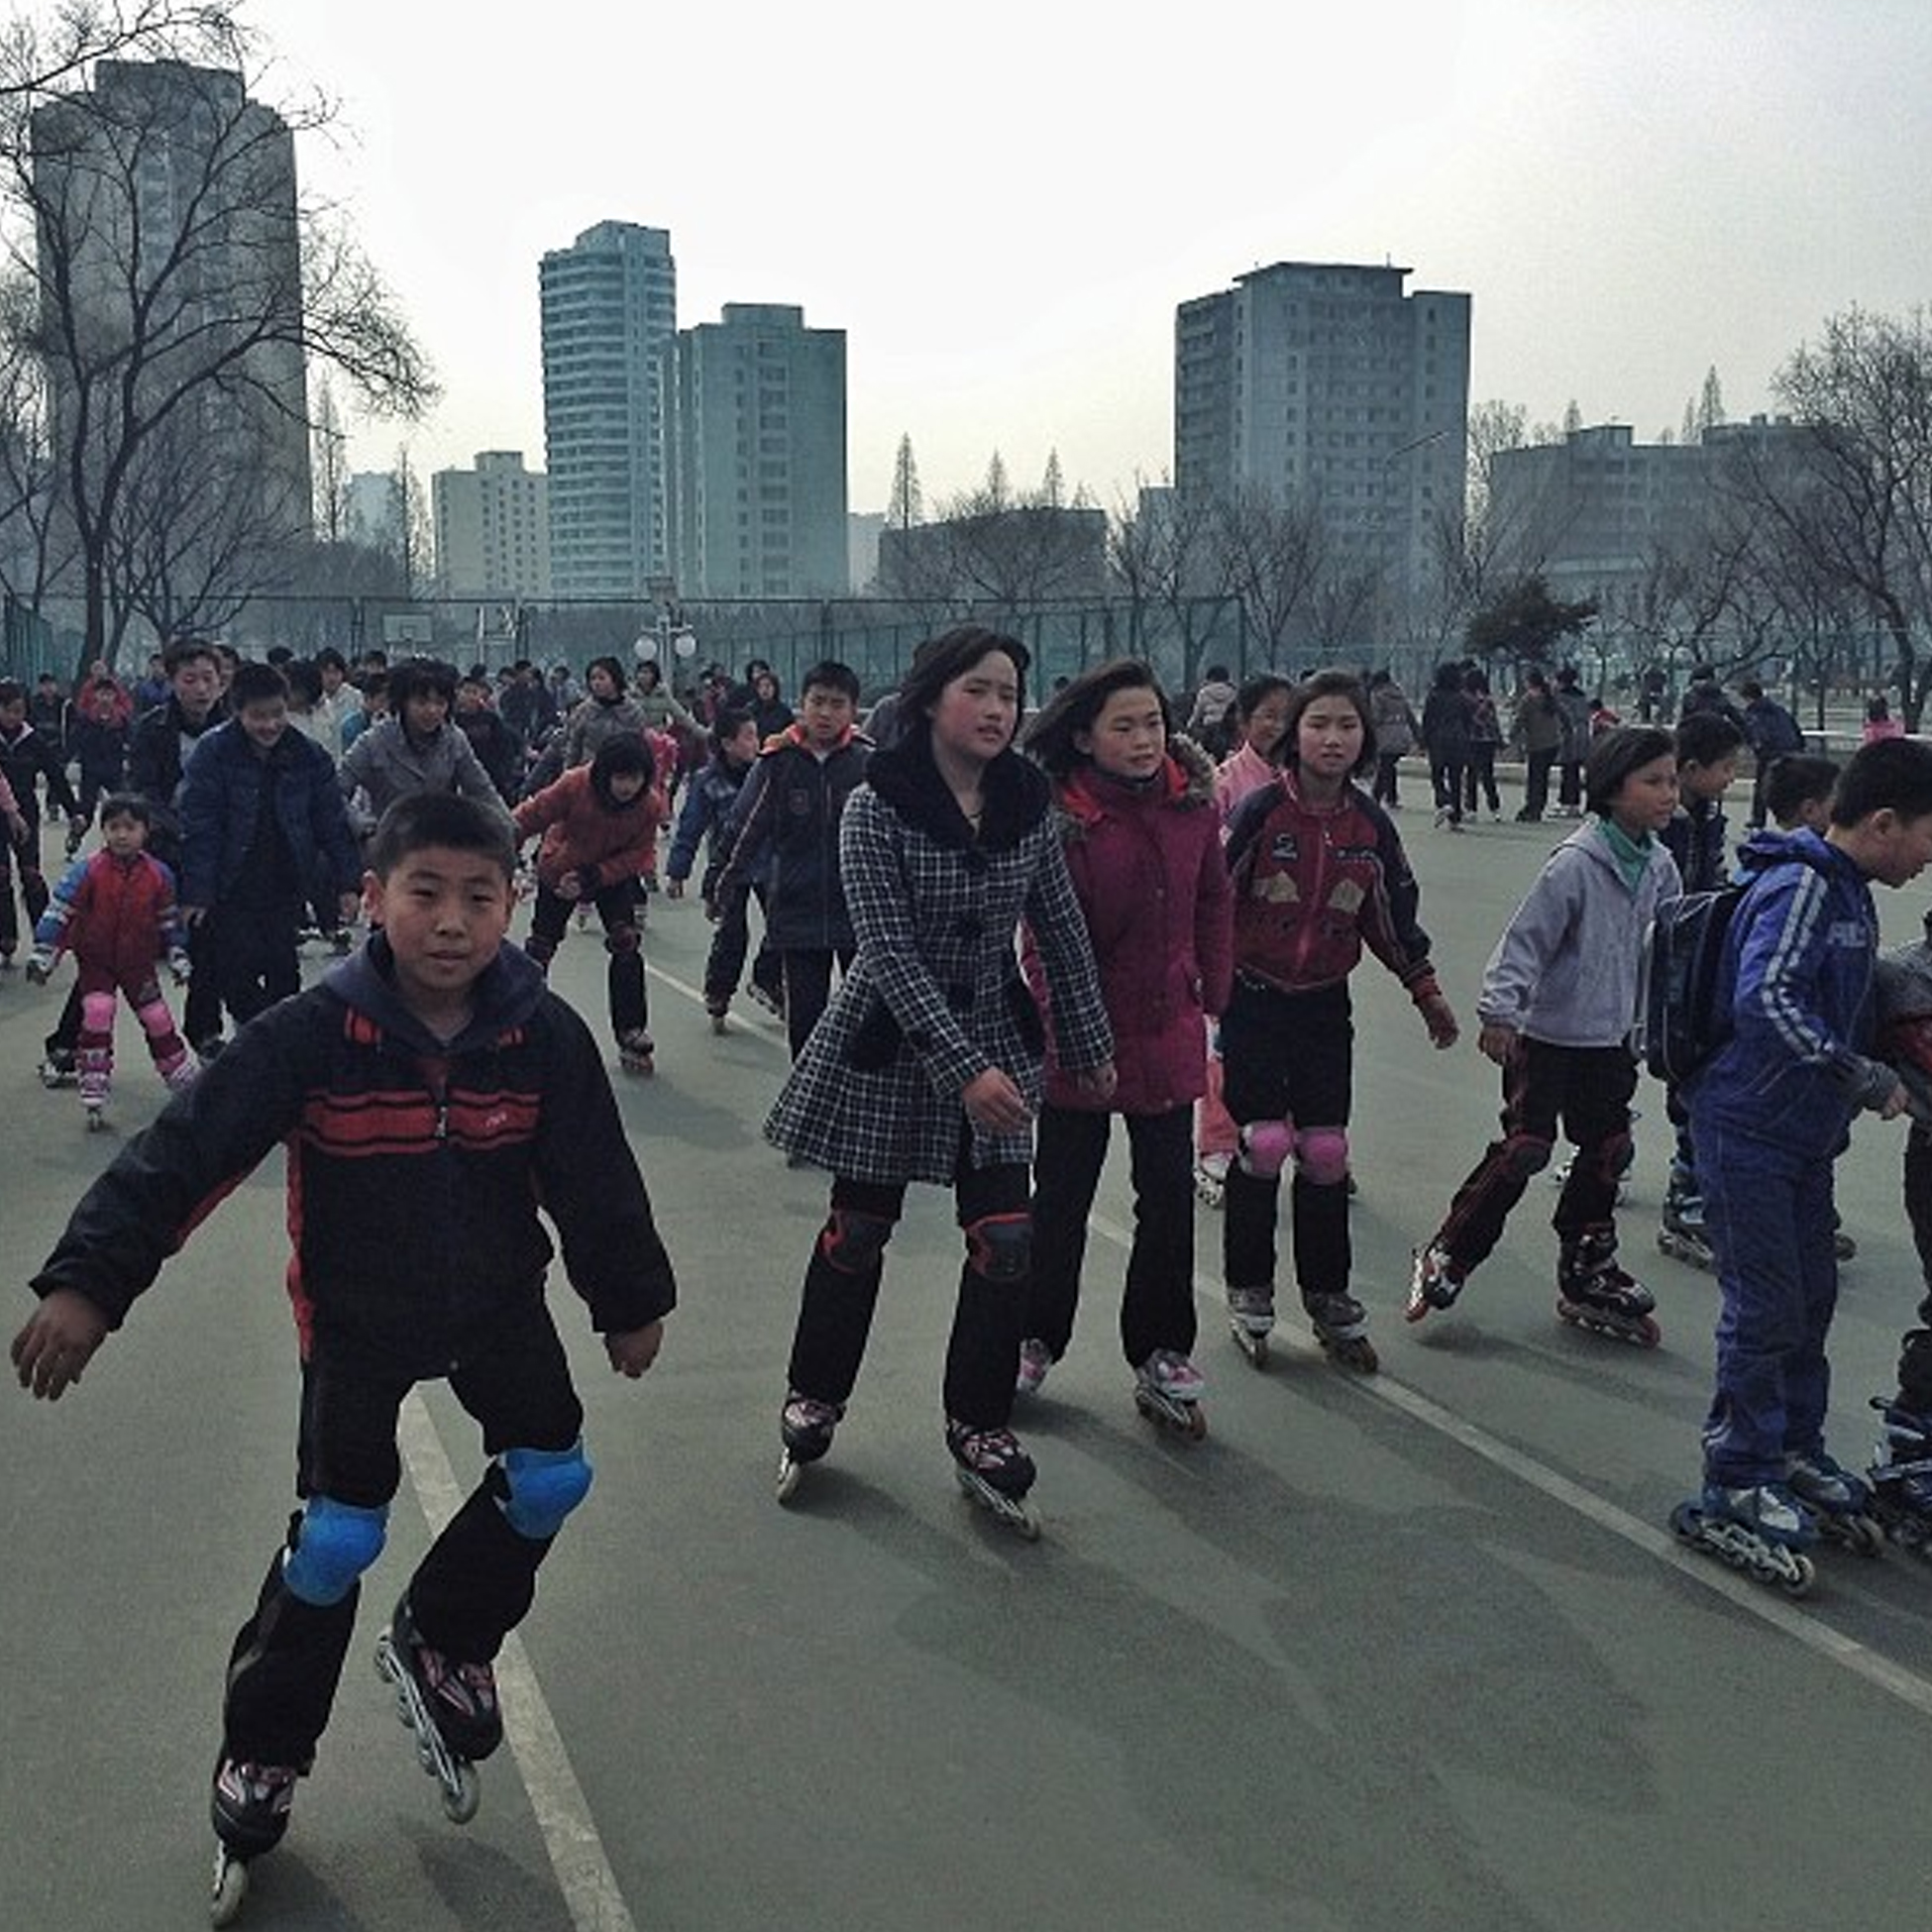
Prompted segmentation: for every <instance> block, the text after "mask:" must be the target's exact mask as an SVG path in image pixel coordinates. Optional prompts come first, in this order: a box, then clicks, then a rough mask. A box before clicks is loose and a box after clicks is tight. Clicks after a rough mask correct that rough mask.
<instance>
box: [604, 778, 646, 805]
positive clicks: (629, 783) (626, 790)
mask: <svg viewBox="0 0 1932 1932" xmlns="http://www.w3.org/2000/svg"><path fill="white" fill-rule="evenodd" d="M643 789H644V774H643V773H642V772H612V773H611V774H610V796H611V797H612V798H613V799H615V800H616V801H617V803H618V804H619V805H629V804H630V802H631V801H632V800H633V799H634V798H636V797H637V795H638V794H639V793H640V792H641V791H643Z"/></svg>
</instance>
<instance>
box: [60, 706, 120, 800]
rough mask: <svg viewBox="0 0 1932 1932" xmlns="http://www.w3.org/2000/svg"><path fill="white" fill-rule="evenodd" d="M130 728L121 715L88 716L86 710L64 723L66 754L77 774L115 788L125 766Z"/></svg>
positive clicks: (101, 784) (100, 784) (97, 783)
mask: <svg viewBox="0 0 1932 1932" xmlns="http://www.w3.org/2000/svg"><path fill="white" fill-rule="evenodd" d="M130 732H131V727H130V726H129V724H128V723H127V721H126V720H125V719H123V718H107V719H102V718H97V717H90V716H88V715H87V714H86V713H85V712H82V713H81V714H80V715H79V716H77V717H75V718H74V719H73V720H72V722H71V723H70V724H69V725H68V726H67V743H66V754H67V757H68V758H69V759H70V760H72V762H73V763H74V764H76V765H78V766H79V767H80V775H81V777H82V778H84V779H91V780H92V781H93V782H94V783H95V784H96V785H98V786H104V787H106V789H107V790H109V791H110V792H111V791H114V790H115V789H116V788H118V787H119V785H120V784H121V781H122V778H123V776H124V775H125V773H126V771H127V766H128V739H129V736H130Z"/></svg>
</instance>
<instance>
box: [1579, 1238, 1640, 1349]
mask: <svg viewBox="0 0 1932 1932" xmlns="http://www.w3.org/2000/svg"><path fill="white" fill-rule="evenodd" d="M1656 1307H1657V1297H1656V1296H1655V1295H1653V1294H1652V1293H1651V1291H1650V1290H1649V1289H1648V1288H1646V1287H1645V1286H1644V1284H1643V1283H1642V1282H1641V1281H1638V1280H1636V1279H1635V1278H1634V1277H1633V1276H1631V1275H1630V1274H1628V1273H1626V1272H1625V1270H1624V1269H1623V1268H1621V1267H1619V1266H1618V1265H1617V1236H1616V1234H1615V1233H1614V1232H1613V1231H1611V1230H1609V1229H1601V1230H1593V1231H1592V1232H1591V1233H1589V1234H1584V1235H1581V1236H1580V1237H1578V1238H1577V1239H1575V1240H1570V1241H1565V1242H1564V1243H1563V1245H1562V1252H1561V1254H1560V1255H1559V1256H1558V1258H1557V1261H1556V1313H1557V1315H1558V1316H1559V1317H1560V1318H1561V1319H1562V1320H1563V1321H1565V1322H1568V1323H1569V1324H1571V1326H1572V1327H1575V1328H1580V1329H1588V1330H1590V1331H1591V1332H1592V1333H1593V1334H1596V1335H1607V1336H1613V1337H1614V1338H1615V1339H1616V1340H1617V1341H1619V1342H1635V1343H1636V1344H1637V1346H1638V1347H1640V1348H1655V1347H1656V1346H1657V1344H1658V1342H1660V1341H1662V1340H1663V1333H1664V1332H1663V1331H1662V1330H1661V1329H1660V1328H1659V1327H1658V1325H1657V1318H1656V1316H1655V1315H1654V1314H1653V1313H1652V1312H1651V1311H1652V1310H1653V1309H1655V1308H1656Z"/></svg>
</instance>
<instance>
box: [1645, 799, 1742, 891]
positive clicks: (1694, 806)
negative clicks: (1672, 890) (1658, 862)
mask: <svg viewBox="0 0 1932 1932" xmlns="http://www.w3.org/2000/svg"><path fill="white" fill-rule="evenodd" d="M1658 836H1659V837H1660V838H1661V839H1663V841H1664V846H1665V848H1666V849H1667V850H1668V852H1669V854H1670V856H1671V857H1672V858H1673V859H1675V860H1676V862H1677V873H1678V876H1679V877H1680V878H1681V879H1682V880H1683V889H1684V891H1685V892H1687V893H1708V892H1715V891H1716V890H1717V888H1718V887H1719V886H1721V885H1723V884H1724V881H1725V877H1726V872H1725V864H1724V807H1723V806H1722V805H1720V804H1719V803H1718V802H1717V800H1715V799H1690V798H1686V799H1685V800H1684V802H1683V803H1682V804H1681V805H1678V806H1677V808H1676V810H1675V811H1673V812H1672V813H1671V814H1670V821H1669V823H1668V824H1666V825H1665V826H1664V829H1663V831H1661V832H1660V833H1659V834H1658Z"/></svg>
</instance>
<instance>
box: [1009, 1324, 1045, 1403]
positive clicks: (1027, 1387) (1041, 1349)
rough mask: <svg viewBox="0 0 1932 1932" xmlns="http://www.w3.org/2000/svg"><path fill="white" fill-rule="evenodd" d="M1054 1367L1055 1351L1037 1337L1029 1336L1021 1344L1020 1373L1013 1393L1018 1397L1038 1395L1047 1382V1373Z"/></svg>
mask: <svg viewBox="0 0 1932 1932" xmlns="http://www.w3.org/2000/svg"><path fill="white" fill-rule="evenodd" d="M1052 1366H1053V1350H1052V1349H1051V1348H1049V1347H1048V1346H1047V1345H1046V1343H1045V1342H1041V1341H1040V1340H1039V1339H1038V1337H1036V1336H1030V1335H1029V1336H1028V1337H1027V1338H1026V1340H1025V1341H1024V1342H1021V1343H1020V1372H1019V1374H1018V1375H1017V1376H1015V1378H1014V1384H1013V1392H1014V1393H1015V1394H1016V1395H1037V1394H1038V1393H1039V1392H1040V1385H1041V1383H1043V1382H1044V1381H1045V1380H1046V1371H1047V1370H1048V1369H1049V1368H1051V1367H1052Z"/></svg>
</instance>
